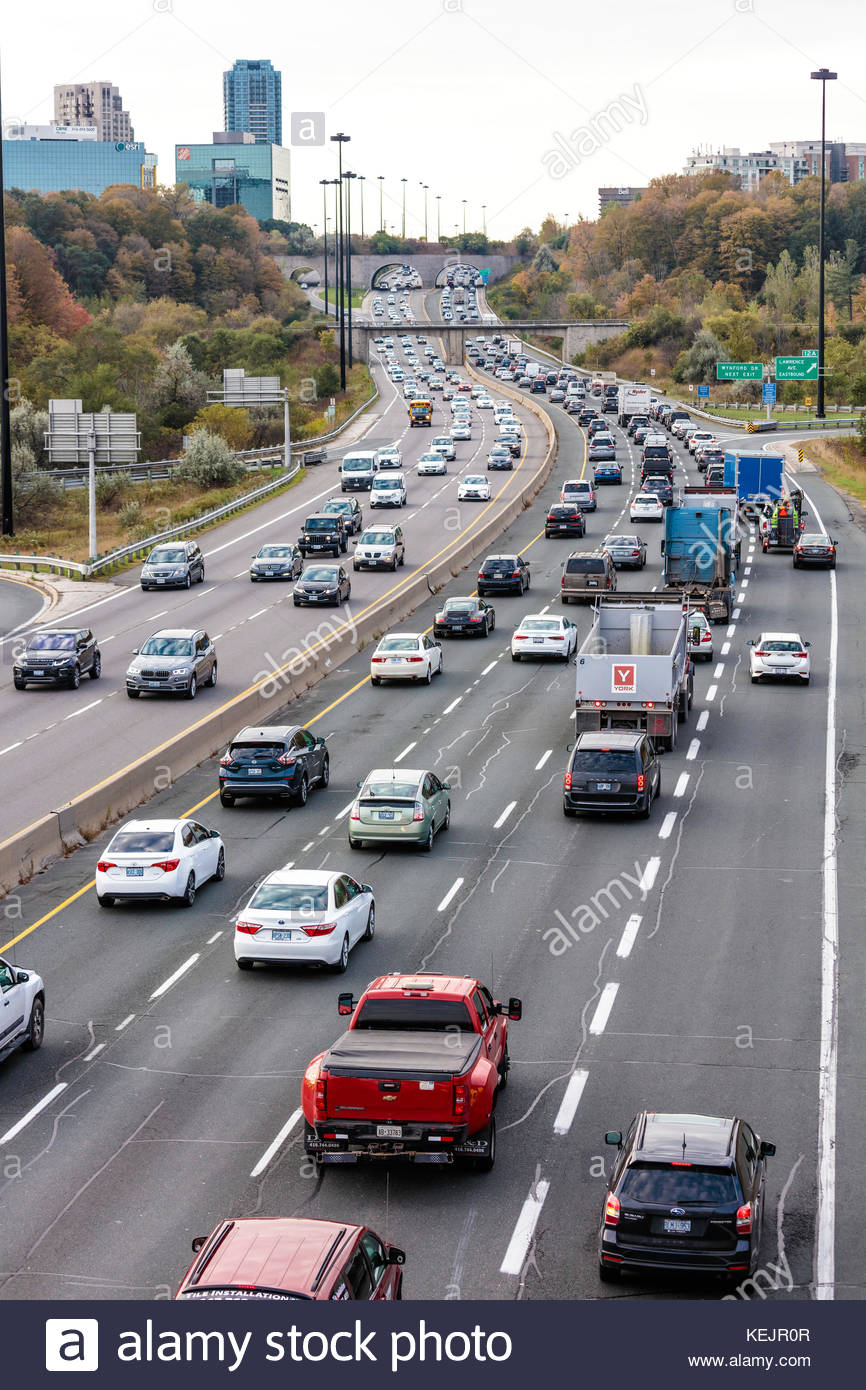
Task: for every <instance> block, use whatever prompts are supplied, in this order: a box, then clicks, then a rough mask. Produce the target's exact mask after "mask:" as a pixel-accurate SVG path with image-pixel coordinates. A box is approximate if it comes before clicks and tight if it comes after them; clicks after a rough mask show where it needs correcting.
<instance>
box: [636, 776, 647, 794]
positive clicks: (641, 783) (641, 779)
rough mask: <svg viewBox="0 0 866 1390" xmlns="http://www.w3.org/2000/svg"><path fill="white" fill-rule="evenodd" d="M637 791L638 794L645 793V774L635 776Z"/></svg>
mask: <svg viewBox="0 0 866 1390" xmlns="http://www.w3.org/2000/svg"><path fill="white" fill-rule="evenodd" d="M637 789H638V791H639V792H645V791H646V773H645V772H639V773H638V775H637Z"/></svg>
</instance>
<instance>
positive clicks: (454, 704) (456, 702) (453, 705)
mask: <svg viewBox="0 0 866 1390" xmlns="http://www.w3.org/2000/svg"><path fill="white" fill-rule="evenodd" d="M462 699H463V696H462V695H458V696H457V699H456V700H452V701H451V704H450V705H448V706H447V708H446V709H443V711H442V713H443V714H450V713H451V712H452V710H455V709H456V708H457V706H458V705H459V704H460V701H461V700H462Z"/></svg>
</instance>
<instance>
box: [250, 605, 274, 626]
mask: <svg viewBox="0 0 866 1390" xmlns="http://www.w3.org/2000/svg"><path fill="white" fill-rule="evenodd" d="M268 606H270V605H268ZM267 611H268V610H267V608H259V609H257V610H256V612H255V613H250V615H249V617H248V618H247V622H248V623H251V622H252V620H253V618H260V617H261V616H262V614H263V613H267Z"/></svg>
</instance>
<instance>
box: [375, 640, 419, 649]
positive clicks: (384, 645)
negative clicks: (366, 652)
mask: <svg viewBox="0 0 866 1390" xmlns="http://www.w3.org/2000/svg"><path fill="white" fill-rule="evenodd" d="M417 650H418V638H417V637H385V638H383V640H382V641H381V642H380V643H379V651H380V652H417Z"/></svg>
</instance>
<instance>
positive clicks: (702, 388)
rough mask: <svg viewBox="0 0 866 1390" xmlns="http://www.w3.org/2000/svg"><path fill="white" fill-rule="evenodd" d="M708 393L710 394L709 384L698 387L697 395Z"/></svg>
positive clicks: (706, 394)
mask: <svg viewBox="0 0 866 1390" xmlns="http://www.w3.org/2000/svg"><path fill="white" fill-rule="evenodd" d="M709 394H710V388H709V386H699V387H698V395H699V396H708V395H709Z"/></svg>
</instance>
